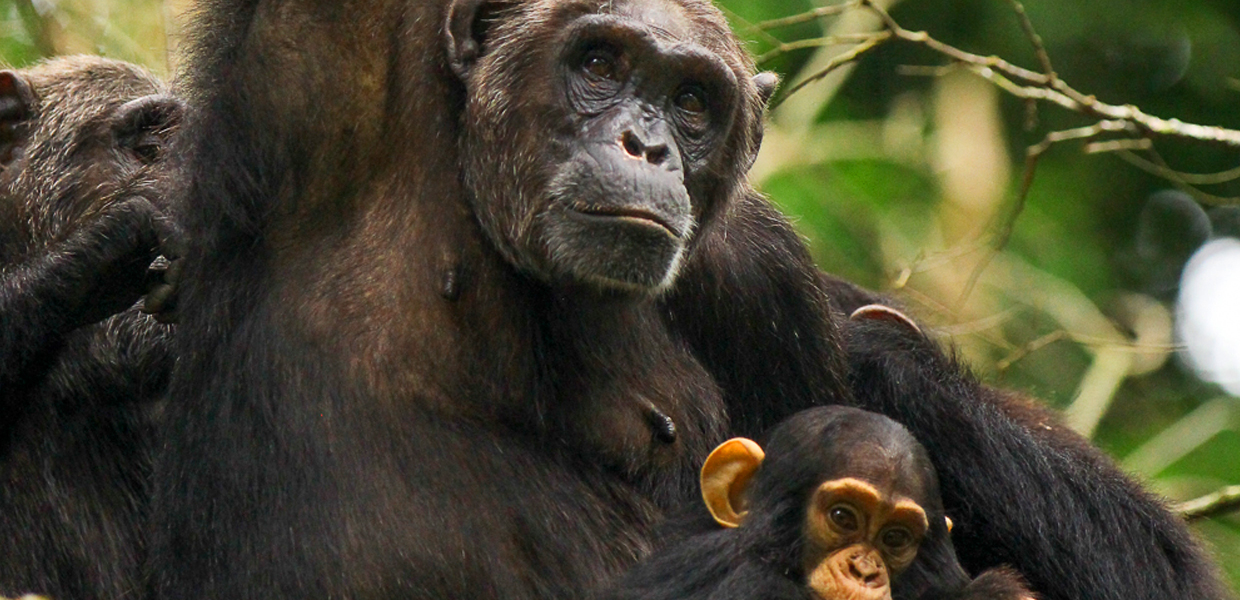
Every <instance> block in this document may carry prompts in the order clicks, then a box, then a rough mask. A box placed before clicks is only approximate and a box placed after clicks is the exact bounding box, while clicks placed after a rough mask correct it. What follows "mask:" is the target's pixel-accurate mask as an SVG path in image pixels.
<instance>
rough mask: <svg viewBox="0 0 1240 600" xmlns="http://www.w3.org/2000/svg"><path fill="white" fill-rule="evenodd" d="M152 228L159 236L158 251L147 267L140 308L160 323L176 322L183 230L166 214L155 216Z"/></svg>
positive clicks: (183, 239)
mask: <svg viewBox="0 0 1240 600" xmlns="http://www.w3.org/2000/svg"><path fill="white" fill-rule="evenodd" d="M155 230H156V233H157V234H158V236H159V252H160V255H159V257H157V258H156V259H155V262H153V263H151V266H150V268H149V269H148V270H147V292H146V295H145V296H143V297H142V312H144V313H147V314H149V315H152V316H154V317H155V320H157V321H159V322H160V323H175V322H176V320H177V316H178V315H177V312H176V308H177V292H178V291H179V289H180V283H181V269H182V266H183V265H184V259H183V258H182V257H183V256H184V255H185V232H184V231H182V230H181V228H180V226H179V225H177V223H176V222H175V221H173V220H172V219H171V218H169V217H167V216H161V217H159V218H157V219H156V220H155Z"/></svg>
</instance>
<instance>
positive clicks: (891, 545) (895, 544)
mask: <svg viewBox="0 0 1240 600" xmlns="http://www.w3.org/2000/svg"><path fill="white" fill-rule="evenodd" d="M880 540H881V541H882V543H883V546H886V547H887V548H888V549H890V550H903V549H904V548H907V547H908V546H910V545H912V543H913V534H912V533H911V532H910V531H909V530H907V529H905V528H903V527H888V528H887V529H886V530H885V531H883V534H882V537H881V538H880Z"/></svg>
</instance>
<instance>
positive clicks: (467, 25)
mask: <svg viewBox="0 0 1240 600" xmlns="http://www.w3.org/2000/svg"><path fill="white" fill-rule="evenodd" d="M515 3H516V0H452V4H451V5H450V6H449V7H448V22H447V24H446V25H445V26H444V35H445V37H446V40H445V42H446V44H447V48H448V64H449V65H450V66H451V67H452V71H453V72H455V73H456V74H457V76H458V77H460V78H462V79H464V78H465V76H466V75H468V74H469V70H470V69H471V68H472V67H473V66H474V63H475V62H477V60H478V57H479V56H482V46H483V44H484V43H485V42H486V35H487V29H488V28H489V27H490V26H491V24H492V23H494V22H495V19H496V16H497V15H498V13H499V12H500V11H501V10H503V9H505V8H510V7H512V6H513V5H514V4H515Z"/></svg>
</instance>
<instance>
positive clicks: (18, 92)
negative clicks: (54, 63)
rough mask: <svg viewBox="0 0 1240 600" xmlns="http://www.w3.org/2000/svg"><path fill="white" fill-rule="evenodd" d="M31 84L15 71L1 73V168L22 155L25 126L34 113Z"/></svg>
mask: <svg viewBox="0 0 1240 600" xmlns="http://www.w3.org/2000/svg"><path fill="white" fill-rule="evenodd" d="M34 103H35V97H34V92H33V91H31V89H30V84H28V83H26V80H25V79H23V78H22V76H21V75H18V74H17V73H15V72H13V71H0V168H4V167H7V166H9V163H11V162H13V160H14V159H15V158H17V157H18V156H19V155H20V154H21V147H22V144H23V143H25V141H26V131H25V129H26V128H25V125H26V123H27V122H28V120H29V119H30V117H31V116H32V115H33V113H34Z"/></svg>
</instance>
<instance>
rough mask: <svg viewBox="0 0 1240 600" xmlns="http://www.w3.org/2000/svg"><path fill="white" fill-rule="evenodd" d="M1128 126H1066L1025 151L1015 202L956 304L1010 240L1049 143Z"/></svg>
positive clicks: (1125, 129)
mask: <svg viewBox="0 0 1240 600" xmlns="http://www.w3.org/2000/svg"><path fill="white" fill-rule="evenodd" d="M1130 130H1131V127H1130V125H1129V124H1128V123H1126V122H1124V121H1099V122H1097V123H1095V124H1093V125H1090V126H1088V127H1077V128H1076V129H1066V130H1063V131H1052V132H1050V133H1048V134H1046V137H1044V138H1043V139H1042V141H1041V142H1038V143H1036V144H1034V145H1032V146H1030V147H1029V148H1028V149H1026V150H1025V170H1024V174H1023V175H1022V177H1021V182H1020V191H1019V192H1018V193H1017V195H1016V202H1015V203H1014V204H1013V205H1012V210H1011V212H1010V213H1009V214H1008V215H1007V217H1006V218H1005V219H1004V220H1003V228H1002V229H1000V230H999V233H998V234H996V235H995V238H994V243H993V244H992V245H991V247H990V250H989V251H988V252H987V253H986V254H985V255H984V256H983V257H982V258H981V260H979V261H978V262H977V264H976V265H974V267H973V271H972V272H971V273H969V279H968V280H967V282H966V283H965V286H964V289H963V290H961V292H960V297H959V298H957V300H956V306H957V307H960V306H964V303H965V301H966V300H968V299H969V296H970V295H971V294H972V293H973V288H974V287H976V286H977V282H978V280H979V279H980V278H981V276H982V273H983V272H984V271H985V270H986V267H988V266H990V262H991V261H993V260H994V258H995V256H997V255H998V254H999V253H1000V252H1002V251H1003V249H1004V248H1005V247H1006V246H1007V244H1008V242H1009V241H1010V240H1011V239H1012V234H1013V233H1014V232H1015V230H1016V221H1017V219H1019V218H1020V215H1021V213H1022V212H1024V210H1025V202H1026V201H1027V200H1028V199H1029V191H1030V190H1031V189H1032V188H1033V175H1034V173H1035V172H1037V169H1038V160H1039V159H1041V158H1042V155H1043V154H1046V152H1047V151H1048V150H1050V149H1051V146H1054V145H1055V144H1058V143H1060V142H1066V141H1068V140H1093V139H1095V138H1097V137H1099V136H1103V135H1107V134H1110V133H1116V132H1130Z"/></svg>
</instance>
